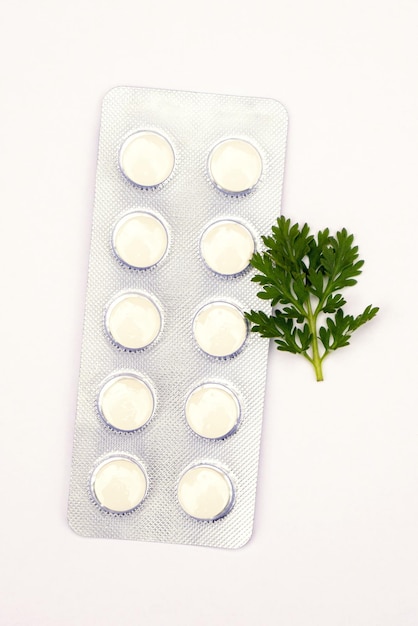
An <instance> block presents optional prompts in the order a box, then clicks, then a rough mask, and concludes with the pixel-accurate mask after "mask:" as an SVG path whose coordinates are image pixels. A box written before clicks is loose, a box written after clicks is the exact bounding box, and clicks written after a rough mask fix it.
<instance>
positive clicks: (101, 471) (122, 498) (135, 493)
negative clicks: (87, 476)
mask: <svg viewBox="0 0 418 626" xmlns="http://www.w3.org/2000/svg"><path fill="white" fill-rule="evenodd" d="M147 487H148V480H147V477H146V474H145V470H144V469H143V468H142V467H141V465H140V464H139V462H138V461H136V460H133V459H132V458H130V457H127V456H113V457H110V458H107V459H106V460H105V461H102V463H100V465H99V466H98V467H96V469H95V470H94V472H93V474H92V477H91V492H92V494H93V496H94V498H95V500H96V501H97V503H98V504H99V505H100V506H101V507H102V508H103V509H105V510H106V511H112V512H115V513H127V512H129V511H132V510H133V509H135V508H136V507H137V506H139V505H140V504H141V502H142V501H143V499H144V498H145V495H146V493H147Z"/></svg>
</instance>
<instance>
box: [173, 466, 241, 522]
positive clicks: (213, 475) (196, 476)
mask: <svg viewBox="0 0 418 626" xmlns="http://www.w3.org/2000/svg"><path fill="white" fill-rule="evenodd" d="M177 496H178V500H179V503H180V506H181V508H182V509H183V510H184V511H185V512H186V513H187V514H188V515H190V516H191V517H194V518H195V519H199V520H216V519H219V518H220V517H223V516H224V515H226V514H227V513H229V511H230V510H231V508H232V505H233V500H234V489H233V486H232V482H231V480H230V478H229V477H228V476H227V474H226V473H225V472H224V471H223V470H221V469H219V468H217V467H215V466H213V465H204V464H202V465H195V466H194V467H192V468H190V469H188V470H186V472H184V474H183V475H182V477H181V478H180V482H179V484H178V489H177Z"/></svg>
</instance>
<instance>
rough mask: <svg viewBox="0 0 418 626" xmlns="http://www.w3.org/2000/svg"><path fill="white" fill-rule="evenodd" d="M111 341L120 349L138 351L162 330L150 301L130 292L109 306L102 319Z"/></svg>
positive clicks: (159, 317)
mask: <svg viewBox="0 0 418 626" xmlns="http://www.w3.org/2000/svg"><path fill="white" fill-rule="evenodd" d="M105 324H106V330H107V332H108V333H109V336H110V338H111V339H112V340H113V341H114V342H115V343H116V344H118V345H119V346H121V347H122V348H127V349H128V350H140V349H141V348H145V347H146V346H149V344H150V343H152V342H153V341H154V340H155V339H156V337H157V336H158V334H159V332H160V330H161V313H160V311H159V309H158V307H157V305H156V304H155V302H153V300H151V298H149V297H148V296H145V295H143V294H142V293H135V292H130V293H126V294H124V295H122V296H119V297H118V298H116V299H115V300H113V302H111V303H110V305H109V307H108V309H107V312H106V318H105Z"/></svg>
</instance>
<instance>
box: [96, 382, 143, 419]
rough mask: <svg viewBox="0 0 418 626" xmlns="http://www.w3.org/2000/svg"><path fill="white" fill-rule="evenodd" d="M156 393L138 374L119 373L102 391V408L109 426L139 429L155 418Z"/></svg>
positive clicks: (100, 395) (100, 403) (101, 413)
mask: <svg viewBox="0 0 418 626" xmlns="http://www.w3.org/2000/svg"><path fill="white" fill-rule="evenodd" d="M154 404H155V400H154V394H153V393H152V391H151V389H150V387H149V385H148V384H147V383H146V382H145V381H144V380H142V379H141V378H139V376H136V375H135V374H124V375H122V376H115V377H114V378H112V379H111V380H109V381H107V382H106V383H105V384H104V385H103V387H102V389H101V390H100V393H99V399H98V407H99V413H100V415H101V417H102V418H103V420H104V421H105V422H106V424H108V425H109V426H112V427H113V428H116V429H117V430H122V431H133V430H138V428H141V427H142V426H144V425H145V424H146V423H147V422H148V421H149V420H150V419H151V417H152V414H153V412H154Z"/></svg>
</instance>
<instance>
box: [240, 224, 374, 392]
mask: <svg viewBox="0 0 418 626" xmlns="http://www.w3.org/2000/svg"><path fill="white" fill-rule="evenodd" d="M262 239H263V242H264V245H265V246H266V250H265V251H263V252H261V253H260V252H256V253H255V254H254V255H253V257H252V259H251V265H252V266H253V267H254V268H255V269H256V270H258V272H259V273H258V274H256V275H255V276H254V277H253V278H252V280H253V281H254V282H256V283H259V284H260V285H261V287H262V290H261V291H260V292H259V293H258V294H257V295H258V297H259V298H261V299H262V300H270V301H271V304H272V307H273V309H272V314H271V315H267V314H266V313H264V311H253V310H251V311H250V312H249V313H246V314H245V316H246V318H247V319H248V320H249V321H250V322H251V323H252V327H251V330H252V331H253V332H257V333H260V335H261V336H262V337H269V338H273V339H274V341H275V343H276V345H277V349H278V350H282V351H286V352H292V353H294V354H301V355H302V356H304V357H305V358H306V359H307V360H308V361H309V362H310V363H312V365H313V367H314V369H315V373H316V379H317V380H318V381H320V380H323V374H322V362H323V360H324V359H325V358H326V357H327V356H328V355H329V354H330V353H331V352H333V351H334V350H337V349H338V348H342V347H344V346H348V345H349V343H350V338H351V335H352V334H353V332H354V331H355V330H357V328H359V327H360V326H362V325H363V324H365V323H366V322H368V321H369V320H371V319H372V318H373V317H374V316H375V315H376V313H377V312H378V310H379V308H378V307H373V306H372V305H369V306H367V307H366V308H365V309H364V311H363V313H361V314H360V315H357V316H356V317H354V316H353V315H347V314H346V313H344V311H343V306H344V305H345V304H346V301H345V300H344V298H343V296H342V294H341V293H340V291H341V290H342V289H344V288H345V287H352V286H353V285H355V284H356V283H357V280H356V278H355V277H356V276H358V275H359V274H361V268H362V266H363V264H364V261H362V260H359V253H358V247H357V246H355V245H353V242H354V237H353V235H349V234H348V232H347V230H346V229H345V228H343V229H342V230H340V231H338V232H337V233H336V235H335V236H333V235H331V234H330V232H329V229H328V228H326V229H325V230H322V231H319V232H318V233H317V235H316V237H315V236H313V235H311V234H310V228H309V226H308V225H307V224H304V225H303V226H302V228H300V227H299V224H291V222H290V220H289V219H286V218H285V217H283V216H282V217H279V218H278V220H277V225H275V226H273V228H272V234H271V235H270V236H268V237H263V238H262ZM320 323H323V325H321V326H319V324H320ZM318 326H319V328H318Z"/></svg>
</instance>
